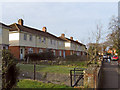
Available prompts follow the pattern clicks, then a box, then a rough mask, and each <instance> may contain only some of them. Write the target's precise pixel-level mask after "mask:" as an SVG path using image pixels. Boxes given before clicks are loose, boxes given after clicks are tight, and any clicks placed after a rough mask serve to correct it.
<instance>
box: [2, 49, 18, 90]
mask: <svg viewBox="0 0 120 90" xmlns="http://www.w3.org/2000/svg"><path fill="white" fill-rule="evenodd" d="M2 57H3V58H2V88H3V89H5V90H10V89H11V88H13V87H14V85H16V83H17V80H18V75H19V68H17V67H16V64H17V62H16V59H15V58H14V57H13V55H12V54H11V53H10V52H9V51H8V50H3V52H2Z"/></svg>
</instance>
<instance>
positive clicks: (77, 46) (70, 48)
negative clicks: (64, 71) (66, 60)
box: [60, 34, 86, 56]
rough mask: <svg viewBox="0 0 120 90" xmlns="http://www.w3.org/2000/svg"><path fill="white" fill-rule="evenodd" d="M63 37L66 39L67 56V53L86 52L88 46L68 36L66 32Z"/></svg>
mask: <svg viewBox="0 0 120 90" xmlns="http://www.w3.org/2000/svg"><path fill="white" fill-rule="evenodd" d="M60 38H61V39H63V40H65V56H67V55H73V54H76V55H85V53H86V46H85V45H84V44H82V43H80V42H78V40H76V41H75V40H73V37H70V39H69V38H66V37H65V34H61V36H60Z"/></svg>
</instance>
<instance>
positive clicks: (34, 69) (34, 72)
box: [34, 64, 36, 80]
mask: <svg viewBox="0 0 120 90" xmlns="http://www.w3.org/2000/svg"><path fill="white" fill-rule="evenodd" d="M35 73H36V64H34V80H35Z"/></svg>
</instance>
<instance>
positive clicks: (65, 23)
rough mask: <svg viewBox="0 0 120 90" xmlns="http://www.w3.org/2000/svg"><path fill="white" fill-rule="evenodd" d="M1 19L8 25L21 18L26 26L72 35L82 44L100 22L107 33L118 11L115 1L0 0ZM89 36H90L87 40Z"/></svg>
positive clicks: (58, 34)
mask: <svg viewBox="0 0 120 90" xmlns="http://www.w3.org/2000/svg"><path fill="white" fill-rule="evenodd" d="M0 6H1V7H0V13H1V18H0V22H3V23H5V24H7V25H10V24H12V23H17V21H18V19H20V18H22V19H23V20H24V25H25V26H30V27H33V28H36V29H40V30H41V29H42V27H44V26H46V27H47V31H48V32H50V33H52V34H54V35H56V36H60V35H61V34H62V33H64V34H65V36H66V37H68V38H70V37H71V36H72V37H73V39H74V40H78V41H80V42H82V43H83V44H87V43H89V42H95V35H94V34H93V33H95V32H96V30H97V24H98V26H102V39H101V42H103V41H105V36H106V35H107V34H108V33H109V30H108V24H109V22H110V20H111V18H112V16H117V15H118V2H114V1H113V2H87V1H86V2H54V1H53V2H2V3H0ZM89 37H90V38H91V40H89Z"/></svg>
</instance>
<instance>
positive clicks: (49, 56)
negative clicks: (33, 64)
mask: <svg viewBox="0 0 120 90" xmlns="http://www.w3.org/2000/svg"><path fill="white" fill-rule="evenodd" d="M27 58H29V60H31V61H40V60H53V59H54V58H55V56H54V55H53V53H52V52H50V51H49V52H42V53H38V54H37V53H30V54H26V55H25V59H26V60H27Z"/></svg>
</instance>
